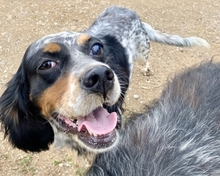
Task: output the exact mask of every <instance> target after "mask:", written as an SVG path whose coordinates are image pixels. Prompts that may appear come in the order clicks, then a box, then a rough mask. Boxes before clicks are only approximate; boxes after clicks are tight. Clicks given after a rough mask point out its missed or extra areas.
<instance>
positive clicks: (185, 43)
mask: <svg viewBox="0 0 220 176" xmlns="http://www.w3.org/2000/svg"><path fill="white" fill-rule="evenodd" d="M142 27H143V28H144V30H145V31H146V32H147V34H148V37H149V38H150V40H151V41H154V42H159V43H164V44H169V45H175V46H182V47H192V46H205V47H207V48H209V47H210V45H209V43H208V42H207V41H206V40H204V39H202V38H199V37H187V38H182V37H180V36H177V35H170V34H166V33H162V32H160V31H158V30H155V29H153V28H152V27H151V26H150V25H149V24H147V23H144V22H142Z"/></svg>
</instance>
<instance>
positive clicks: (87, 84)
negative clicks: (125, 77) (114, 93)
mask: <svg viewBox="0 0 220 176" xmlns="http://www.w3.org/2000/svg"><path fill="white" fill-rule="evenodd" d="M81 83H82V86H83V89H84V90H89V91H91V92H94V93H101V94H102V95H103V96H104V98H105V97H106V94H107V92H108V91H109V90H110V89H111V88H112V87H113V84H114V73H113V71H112V70H111V69H110V68H108V67H105V66H97V67H95V68H93V69H91V70H89V71H88V72H86V74H85V75H84V76H83V78H82V79H81Z"/></svg>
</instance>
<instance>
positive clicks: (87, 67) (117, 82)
mask: <svg viewBox="0 0 220 176" xmlns="http://www.w3.org/2000/svg"><path fill="white" fill-rule="evenodd" d="M150 40H152V41H158V42H162V43H167V44H173V45H177V46H194V45H195V46H200V45H203V46H207V45H208V44H207V42H206V41H205V40H203V39H201V38H196V37H191V38H181V37H178V36H172V35H168V34H164V33H160V32H158V31H155V30H154V29H152V28H151V27H150V26H149V25H148V24H146V23H143V22H141V21H140V19H139V17H138V16H137V14H136V13H135V12H133V11H131V10H129V9H125V8H120V7H110V8H108V9H106V10H105V11H104V12H103V13H102V14H101V15H100V16H99V17H98V18H97V19H96V21H95V22H94V23H93V24H92V26H91V27H90V28H89V29H88V30H86V31H84V32H83V33H78V32H61V33H58V34H51V35H47V36H45V37H42V38H40V39H38V40H36V41H35V42H33V43H32V44H31V45H30V46H29V47H28V49H27V50H26V52H25V55H24V57H23V60H22V63H21V65H20V67H19V68H18V71H17V72H16V74H15V75H14V77H13V78H12V79H11V81H10V82H9V84H8V87H7V89H6V90H5V92H4V93H3V95H2V96H1V98H0V121H1V122H2V126H3V127H4V129H5V135H6V136H8V137H9V141H10V142H11V143H12V145H13V146H15V147H17V148H20V149H22V150H24V151H37V152H39V151H42V150H47V149H48V148H49V145H50V144H51V143H52V142H54V141H55V142H56V143H57V144H59V145H61V146H62V145H66V144H70V145H71V146H72V147H73V148H75V149H77V150H80V151H81V148H86V149H88V150H90V151H95V152H102V151H106V150H108V149H110V148H112V147H113V146H114V145H115V144H116V143H117V141H118V135H117V134H118V133H117V129H120V124H121V113H122V111H123V108H122V107H123V102H124V96H125V94H126V91H127V88H128V86H129V82H130V78H131V74H132V67H133V61H134V60H135V59H136V58H137V57H140V58H144V59H147V55H148V51H149V47H150V45H149V41H150Z"/></svg>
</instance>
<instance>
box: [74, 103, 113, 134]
mask: <svg viewBox="0 0 220 176" xmlns="http://www.w3.org/2000/svg"><path fill="white" fill-rule="evenodd" d="M116 124H117V114H116V112H112V113H111V114H109V113H108V112H107V111H106V110H105V109H104V108H102V107H99V108H98V109H96V110H94V111H93V112H92V113H90V114H89V115H87V116H85V117H81V118H79V119H78V131H81V130H82V128H83V126H85V127H86V129H87V130H89V131H90V132H92V133H93V134H97V135H102V134H107V133H109V132H111V131H113V130H114V129H115V127H116Z"/></svg>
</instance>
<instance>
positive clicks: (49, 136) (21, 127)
mask: <svg viewBox="0 0 220 176" xmlns="http://www.w3.org/2000/svg"><path fill="white" fill-rule="evenodd" d="M29 91H30V86H29V82H28V79H27V75H26V74H25V70H24V64H23V63H22V64H21V65H20V67H19V69H18V71H17V73H16V74H15V75H14V77H13V78H12V79H11V81H10V82H9V83H8V87H7V89H6V90H5V92H4V93H3V95H2V96H1V97H0V122H1V123H2V127H3V128H4V132H5V136H8V138H9V141H10V142H11V144H12V145H13V146H14V147H17V148H19V149H21V150H24V151H32V152H40V151H42V150H47V149H48V148H49V144H51V143H52V142H53V140H54V133H53V130H52V127H51V126H50V124H49V123H48V122H47V121H46V120H45V119H44V118H43V117H42V116H41V115H40V111H39V109H38V108H37V107H35V106H34V104H33V103H32V102H31V101H30V98H29Z"/></svg>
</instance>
